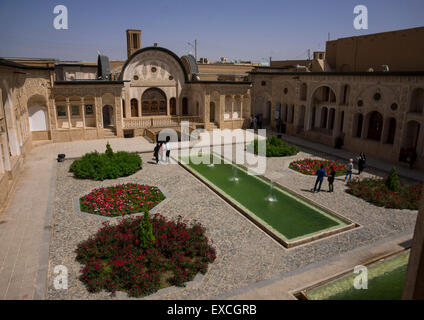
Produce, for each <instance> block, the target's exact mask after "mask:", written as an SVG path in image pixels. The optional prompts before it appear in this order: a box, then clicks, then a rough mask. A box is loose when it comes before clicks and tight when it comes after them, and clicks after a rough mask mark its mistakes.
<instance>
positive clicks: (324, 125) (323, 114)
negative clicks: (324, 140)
mask: <svg viewBox="0 0 424 320" xmlns="http://www.w3.org/2000/svg"><path fill="white" fill-rule="evenodd" d="M327 120H328V109H327V107H323V108H322V109H321V126H320V127H321V128H322V129H325V128H327Z"/></svg>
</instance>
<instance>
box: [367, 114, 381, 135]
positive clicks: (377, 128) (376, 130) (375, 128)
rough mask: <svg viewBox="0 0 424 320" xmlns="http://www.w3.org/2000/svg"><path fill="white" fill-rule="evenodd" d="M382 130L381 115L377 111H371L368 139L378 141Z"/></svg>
mask: <svg viewBox="0 0 424 320" xmlns="http://www.w3.org/2000/svg"><path fill="white" fill-rule="evenodd" d="M382 131H383V116H382V115H381V114H380V112H378V111H373V112H372V113H371V115H370V120H369V124H368V139H370V140H377V141H380V139H381V132H382Z"/></svg>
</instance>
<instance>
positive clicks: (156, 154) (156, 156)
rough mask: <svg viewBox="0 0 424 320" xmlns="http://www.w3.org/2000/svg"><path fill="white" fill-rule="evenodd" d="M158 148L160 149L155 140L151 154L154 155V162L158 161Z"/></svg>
mask: <svg viewBox="0 0 424 320" xmlns="http://www.w3.org/2000/svg"><path fill="white" fill-rule="evenodd" d="M159 150H160V144H159V142H156V146H155V148H154V149H153V156H154V157H155V160H156V164H158V163H159Z"/></svg>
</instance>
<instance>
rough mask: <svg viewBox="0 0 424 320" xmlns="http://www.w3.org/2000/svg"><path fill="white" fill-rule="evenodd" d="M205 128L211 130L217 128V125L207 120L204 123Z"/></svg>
mask: <svg viewBox="0 0 424 320" xmlns="http://www.w3.org/2000/svg"><path fill="white" fill-rule="evenodd" d="M205 129H206V130H209V131H213V130H214V129H218V126H217V124H216V123H215V122H209V123H206V124H205Z"/></svg>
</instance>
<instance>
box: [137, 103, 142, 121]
mask: <svg viewBox="0 0 424 320" xmlns="http://www.w3.org/2000/svg"><path fill="white" fill-rule="evenodd" d="M137 107H138V116H139V117H141V116H142V114H141V99H140V100H139V99H137Z"/></svg>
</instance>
